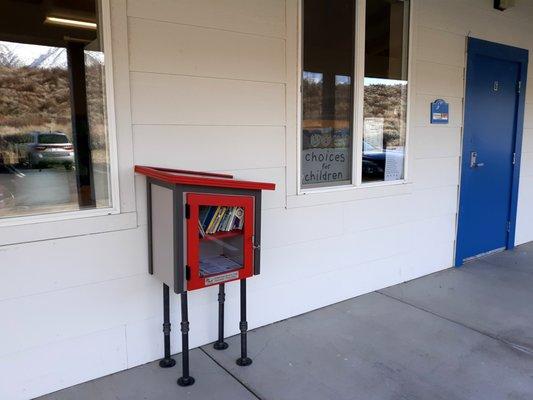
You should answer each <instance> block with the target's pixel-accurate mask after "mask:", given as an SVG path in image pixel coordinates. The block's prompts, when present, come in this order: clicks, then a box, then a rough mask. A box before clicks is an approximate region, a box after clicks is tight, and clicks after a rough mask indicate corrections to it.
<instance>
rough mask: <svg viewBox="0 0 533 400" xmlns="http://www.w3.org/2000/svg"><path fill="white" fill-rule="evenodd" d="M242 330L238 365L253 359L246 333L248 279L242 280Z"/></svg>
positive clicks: (244, 364) (248, 362) (244, 365)
mask: <svg viewBox="0 0 533 400" xmlns="http://www.w3.org/2000/svg"><path fill="white" fill-rule="evenodd" d="M239 328H240V330H241V356H240V357H239V358H238V359H237V361H236V363H237V365H240V366H241V367H246V366H247V365H250V364H251V363H252V359H251V358H249V357H248V344H247V337H246V334H247V332H248V322H247V321H246V279H242V280H241V322H240V323H239Z"/></svg>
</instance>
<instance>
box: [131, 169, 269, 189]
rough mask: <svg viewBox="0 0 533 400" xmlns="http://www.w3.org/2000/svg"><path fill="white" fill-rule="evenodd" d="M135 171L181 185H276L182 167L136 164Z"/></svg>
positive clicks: (259, 186)
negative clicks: (182, 168) (188, 169)
mask: <svg viewBox="0 0 533 400" xmlns="http://www.w3.org/2000/svg"><path fill="white" fill-rule="evenodd" d="M135 172H137V173H139V174H142V175H145V176H149V177H150V178H153V179H155V180H158V181H163V182H167V183H172V184H179V185H193V186H211V187H224V188H235V189H250V190H274V189H276V185H275V184H274V183H267V182H253V181H240V180H236V179H234V178H233V176H232V175H227V174H216V173H210V172H200V171H187V170H180V169H170V168H159V167H148V166H143V165H136V166H135Z"/></svg>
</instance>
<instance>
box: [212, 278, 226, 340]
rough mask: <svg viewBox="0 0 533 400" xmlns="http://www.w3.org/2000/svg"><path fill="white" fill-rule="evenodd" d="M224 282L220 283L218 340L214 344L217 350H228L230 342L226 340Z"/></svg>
mask: <svg viewBox="0 0 533 400" xmlns="http://www.w3.org/2000/svg"><path fill="white" fill-rule="evenodd" d="M224 289H225V287H224V284H223V283H221V284H220V285H218V340H217V341H216V342H215V344H213V348H214V349H215V350H226V349H227V348H228V344H227V343H226V342H225V341H224V301H225V300H226V293H225V290H224Z"/></svg>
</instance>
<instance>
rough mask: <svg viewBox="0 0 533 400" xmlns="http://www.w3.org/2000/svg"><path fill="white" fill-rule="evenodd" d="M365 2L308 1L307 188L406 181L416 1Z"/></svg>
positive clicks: (304, 86) (304, 79)
mask: <svg viewBox="0 0 533 400" xmlns="http://www.w3.org/2000/svg"><path fill="white" fill-rule="evenodd" d="M363 1H364V0H337V1H328V0H302V29H303V33H302V45H301V51H302V55H301V56H302V76H301V157H300V160H301V165H300V168H301V169H300V172H301V173H300V183H301V187H302V189H312V188H316V187H330V186H338V185H356V184H357V183H358V182H362V183H366V182H376V181H397V180H402V179H404V163H405V160H404V158H405V143H406V132H407V129H406V125H407V73H408V39H409V37H408V36H409V8H410V7H409V1H408V0H403V1H402V0H367V1H366V2H365V4H362V2H363ZM361 6H362V7H361ZM358 10H359V11H360V10H365V12H364V13H361V14H360V15H362V16H363V15H364V18H358V19H356V16H357V11H358ZM356 20H357V21H361V24H363V23H364V25H365V26H364V29H359V28H358V27H357V26H356ZM356 32H360V33H361V35H364V38H360V39H358V38H357V35H356ZM356 43H364V49H358V48H357V45H356ZM360 47H362V46H360ZM358 55H360V56H359V60H361V58H362V57H363V55H364V60H361V63H360V64H361V65H364V69H363V68H359V69H357V68H356V67H355V66H356V65H358V64H359V62H358V60H357V57H358ZM355 99H361V101H360V102H359V104H360V103H361V102H362V103H363V105H362V107H361V109H362V114H361V113H358V112H356V109H358V104H357V101H356V100H355ZM354 116H355V118H354ZM356 128H357V129H356ZM353 143H361V147H360V150H359V152H358V151H357V146H354V145H353ZM355 154H360V159H357V158H356V157H355ZM354 172H357V174H358V176H357V175H355V176H354V175H353V174H354Z"/></svg>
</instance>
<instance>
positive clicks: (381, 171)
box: [363, 142, 404, 179]
mask: <svg viewBox="0 0 533 400" xmlns="http://www.w3.org/2000/svg"><path fill="white" fill-rule="evenodd" d="M403 156H404V155H403V151H401V150H386V149H382V148H377V147H375V146H373V145H371V144H370V143H367V142H363V176H366V177H368V178H371V179H383V178H384V176H385V162H386V161H387V157H389V159H390V158H398V159H399V161H400V162H403Z"/></svg>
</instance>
